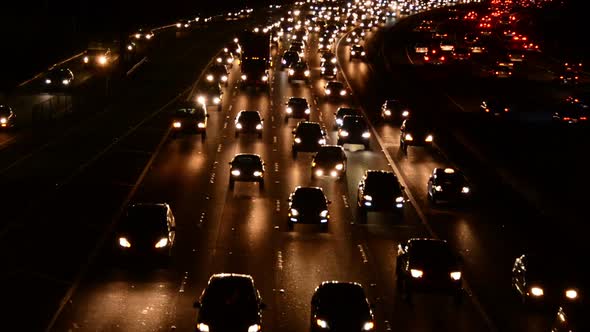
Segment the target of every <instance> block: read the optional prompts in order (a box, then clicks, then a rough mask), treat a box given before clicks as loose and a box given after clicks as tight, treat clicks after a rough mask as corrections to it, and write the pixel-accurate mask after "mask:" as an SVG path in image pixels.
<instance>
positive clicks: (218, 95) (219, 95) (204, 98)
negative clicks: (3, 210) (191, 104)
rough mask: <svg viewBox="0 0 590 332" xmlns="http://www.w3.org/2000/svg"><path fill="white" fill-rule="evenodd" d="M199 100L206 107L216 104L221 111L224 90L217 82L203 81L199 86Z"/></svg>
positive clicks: (197, 93)
mask: <svg viewBox="0 0 590 332" xmlns="http://www.w3.org/2000/svg"><path fill="white" fill-rule="evenodd" d="M196 96H197V102H198V103H199V104H201V105H204V106H205V107H209V106H215V107H217V111H221V108H222V101H223V90H222V89H221V87H220V86H219V84H217V83H209V82H206V83H202V84H200V85H198V87H197V92H196Z"/></svg>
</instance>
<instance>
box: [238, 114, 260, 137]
mask: <svg viewBox="0 0 590 332" xmlns="http://www.w3.org/2000/svg"><path fill="white" fill-rule="evenodd" d="M262 125H263V119H262V117H261V116H260V112H258V111H240V113H238V115H237V116H236V120H235V127H236V131H235V137H238V135H240V133H255V134H258V138H262Z"/></svg>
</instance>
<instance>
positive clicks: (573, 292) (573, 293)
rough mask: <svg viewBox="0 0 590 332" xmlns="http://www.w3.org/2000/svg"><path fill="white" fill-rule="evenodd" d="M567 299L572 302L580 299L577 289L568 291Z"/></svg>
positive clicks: (566, 293) (566, 292)
mask: <svg viewBox="0 0 590 332" xmlns="http://www.w3.org/2000/svg"><path fill="white" fill-rule="evenodd" d="M565 297H567V298H568V299H570V300H575V299H577V298H578V292H577V291H576V290H575V289H568V290H566V291H565Z"/></svg>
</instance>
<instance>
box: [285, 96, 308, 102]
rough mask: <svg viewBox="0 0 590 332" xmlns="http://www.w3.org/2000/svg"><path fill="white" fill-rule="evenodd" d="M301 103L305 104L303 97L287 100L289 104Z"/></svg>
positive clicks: (305, 100)
mask: <svg viewBox="0 0 590 332" xmlns="http://www.w3.org/2000/svg"><path fill="white" fill-rule="evenodd" d="M303 102H306V103H307V99H305V98H304V97H290V98H289V103H303Z"/></svg>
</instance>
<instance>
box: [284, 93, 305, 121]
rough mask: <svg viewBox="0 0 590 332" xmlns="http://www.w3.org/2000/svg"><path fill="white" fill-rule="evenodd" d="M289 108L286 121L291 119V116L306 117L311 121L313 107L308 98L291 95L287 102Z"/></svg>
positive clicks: (296, 117)
mask: <svg viewBox="0 0 590 332" xmlns="http://www.w3.org/2000/svg"><path fill="white" fill-rule="evenodd" d="M285 105H287V108H286V109H285V122H287V121H289V118H294V119H302V118H303V119H305V120H307V121H309V117H310V115H311V109H310V108H309V104H308V103H307V99H305V98H302V97H291V98H289V100H288V101H287V102H286V103H285Z"/></svg>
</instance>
